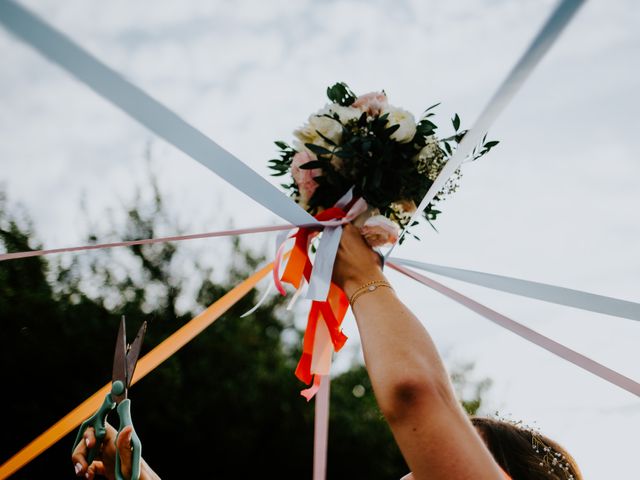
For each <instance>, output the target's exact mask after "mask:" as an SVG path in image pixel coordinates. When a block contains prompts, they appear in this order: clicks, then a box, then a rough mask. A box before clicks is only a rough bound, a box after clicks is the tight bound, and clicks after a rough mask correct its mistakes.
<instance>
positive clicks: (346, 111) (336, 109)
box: [329, 103, 362, 125]
mask: <svg viewBox="0 0 640 480" xmlns="http://www.w3.org/2000/svg"><path fill="white" fill-rule="evenodd" d="M329 111H330V113H337V114H338V118H339V119H340V121H341V122H342V124H343V125H346V124H347V123H349V122H351V121H353V120H357V119H359V118H360V116H361V115H362V110H360V109H359V108H353V107H343V106H342V105H338V104H337V103H334V104H332V105H330V106H329Z"/></svg>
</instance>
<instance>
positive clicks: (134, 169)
mask: <svg viewBox="0 0 640 480" xmlns="http://www.w3.org/2000/svg"><path fill="white" fill-rule="evenodd" d="M25 3H26V4H27V5H29V6H30V7H31V8H33V9H34V10H35V11H36V12H38V13H40V14H42V15H43V16H44V17H45V18H46V19H47V20H48V21H50V22H51V23H52V24H54V25H56V26H58V27H59V28H60V29H62V30H63V31H65V32H66V33H67V34H68V35H70V36H71V37H72V38H74V39H76V40H78V42H79V43H80V44H82V45H83V46H85V48H87V49H88V50H90V51H91V52H93V53H94V54H95V55H97V56H98V57H99V58H101V59H103V60H104V61H105V62H107V63H108V64H109V65H110V66H112V67H114V68H115V69H116V70H118V71H121V72H122V73H123V74H125V75H126V76H127V77H128V78H130V79H132V80H133V81H134V83H136V84H138V85H139V86H141V87H142V88H144V89H145V90H147V91H148V92H150V93H151V94H152V95H154V96H155V97H156V98H158V99H160V100H161V101H162V102H164V103H165V104H167V105H168V106H170V107H171V108H172V109H175V111H177V112H178V113H179V114H180V115H182V116H183V117H184V118H185V119H187V120H188V121H190V122H191V123H192V124H194V125H196V126H197V127H198V128H200V129H201V130H202V131H204V132H205V133H206V134H208V135H210V136H211V137H212V138H213V139H215V140H216V141H218V142H219V143H220V144H221V145H223V146H224V147H225V148H227V149H229V150H230V151H232V152H234V153H235V154H236V155H238V157H239V158H241V159H242V160H243V161H245V162H246V163H248V164H249V165H250V166H251V167H252V168H254V169H255V170H256V171H258V172H259V173H260V174H261V175H263V176H265V177H267V176H268V170H267V168H266V166H265V160H266V159H269V158H272V157H273V156H274V155H275V148H274V147H273V145H272V143H271V142H272V141H273V140H275V139H284V140H290V138H291V132H292V130H293V129H294V128H295V127H297V126H298V125H299V124H301V123H302V122H303V121H304V119H305V118H306V117H307V116H308V114H309V113H310V112H312V111H315V110H316V109H318V108H319V107H320V106H322V104H324V102H325V101H326V100H325V97H324V91H325V89H326V87H327V86H328V85H329V84H331V83H333V82H334V81H339V80H344V81H347V82H348V83H350V84H351V86H352V87H353V88H354V90H356V91H358V92H365V91H371V90H375V89H381V88H384V89H385V90H386V91H387V93H388V94H389V96H390V99H391V101H392V103H394V104H396V105H399V106H402V107H405V108H408V109H410V110H412V111H413V112H414V113H415V114H420V112H421V111H422V110H423V109H424V108H426V107H427V106H429V105H431V104H432V103H435V102H437V101H442V102H443V103H442V105H441V106H440V107H439V108H438V117H437V119H438V121H439V122H441V123H442V124H443V125H444V126H445V127H446V125H445V124H446V122H447V121H448V118H449V117H450V116H451V115H452V113H453V112H459V113H460V114H461V115H462V118H463V121H464V122H465V123H466V125H467V126H470V125H471V123H472V121H473V120H474V118H475V117H476V116H477V114H478V113H479V111H480V109H481V108H482V107H483V106H484V104H485V102H486V101H487V100H488V98H489V97H490V95H491V94H492V93H493V90H494V89H495V88H496V86H497V83H498V82H499V81H500V80H501V79H502V78H503V77H504V75H505V74H506V73H507V71H508V70H509V68H510V67H511V66H512V65H513V63H514V62H515V60H516V59H517V57H518V55H519V54H520V53H521V52H522V51H523V49H524V48H525V47H526V45H527V44H528V42H529V40H530V38H531V37H532V35H533V34H534V32H535V31H536V30H537V28H538V27H539V26H540V24H541V22H542V21H543V20H544V19H545V18H546V17H547V15H548V13H549V11H550V8H551V7H552V5H553V4H554V3H555V2H551V1H550V0H545V1H543V2H539V1H533V0H526V1H521V2H505V1H484V2H477V1H471V0H467V1H464V2H445V1H431V2H423V1H419V0H412V1H404V2H391V1H382V0H380V1H377V2H361V1H360V2H358V1H340V2H337V1H326V2H312V1H310V0H307V1H300V2H286V1H278V2H269V8H266V7H265V5H266V4H265V2H262V1H259V0H253V1H249V0H246V1H239V2H223V1H218V2H209V1H200V2H195V1H189V2H183V1H177V0H175V1H173V2H160V3H158V2H155V3H153V4H151V3H148V2H133V3H132V2H128V1H124V0H119V1H116V2H96V1H93V2H87V1H81V0H74V1H68V2H66V3H65V4H64V6H63V7H61V6H60V4H59V3H57V2H54V1H35V0H29V1H28V2H25ZM639 12H640V5H639V4H637V3H636V2H632V1H631V0H626V1H622V2H618V3H615V4H612V3H610V2H609V3H607V2H587V4H586V5H585V7H583V9H582V10H581V11H580V12H579V13H578V16H577V18H576V19H575V21H574V22H573V23H572V24H571V25H570V26H569V28H568V29H567V31H566V32H565V33H564V34H563V36H562V37H561V38H560V40H559V42H558V43H557V44H556V45H555V46H554V48H553V49H552V51H551V52H550V53H549V55H548V57H547V58H545V59H544V61H543V62H542V64H541V65H540V67H539V69H538V70H537V71H536V72H535V73H534V74H533V76H532V77H531V78H530V79H529V81H528V82H527V84H525V86H524V88H523V90H522V91H521V93H520V94H519V95H518V96H517V97H516V98H515V100H514V102H513V103H512V104H511V105H510V106H509V107H508V108H507V110H506V111H505V112H504V114H503V116H502V117H501V118H500V119H499V120H498V121H497V123H496V125H495V126H494V128H492V131H491V134H490V135H491V137H492V138H498V139H500V140H502V144H501V145H500V146H499V147H498V148H497V149H496V150H495V151H494V152H492V154H491V155H490V156H488V157H486V158H483V159H482V160H480V162H478V163H477V164H473V165H467V168H466V169H465V176H464V178H463V183H462V188H461V190H460V192H458V193H457V194H456V196H455V197H452V198H451V199H449V200H447V201H446V202H445V203H444V204H443V207H444V208H443V210H444V213H443V216H442V219H441V220H439V221H438V228H439V230H440V234H437V235H436V234H434V233H432V232H431V231H430V230H429V229H427V228H424V229H422V236H423V241H422V242H420V243H418V242H408V244H407V245H406V246H405V247H403V248H402V249H399V250H398V251H397V253H398V254H401V255H402V256H406V257H413V258H417V259H422V260H426V261H432V262H434V263H441V264H445V265H454V266H460V267H464V268H471V269H476V270H485V271H491V272H497V273H502V274H506V275H512V276H518V277H521V278H529V279H533V280H538V281H545V282H549V283H555V284H559V285H563V286H568V287H573V288H578V289H584V290H588V291H592V292H596V293H601V294H605V295H611V296H616V297H621V298H628V299H630V300H635V301H638V300H639V299H638V290H637V285H638V271H640V252H639V251H638V249H637V243H638V239H639V238H640V222H639V221H638V220H639V218H638V212H637V205H639V204H640V191H638V189H637V180H636V179H637V178H640V164H639V163H638V162H637V160H636V158H635V157H636V152H637V151H638V150H639V147H640V136H638V135H637V131H638V130H639V127H640V124H639V121H638V114H637V112H638V110H640V96H639V95H638V94H637V92H636V85H637V83H638V80H639V76H640V72H639V71H638V66H637V62H635V61H634V60H635V58H636V57H637V54H638V48H639V47H640V33H639V31H638V29H637V28H636V26H637V20H638V18H639ZM0 54H1V55H2V58H3V60H4V64H5V66H6V68H3V70H2V72H1V73H0V87H1V88H2V93H1V94H0V102H1V104H2V108H0V135H2V141H1V142H0V166H1V168H0V172H1V174H0V182H4V183H6V185H7V186H8V190H9V193H10V196H11V197H12V198H14V199H17V200H20V201H22V202H24V203H25V204H26V205H27V206H28V208H29V209H30V211H32V212H33V214H34V217H35V221H36V225H37V226H38V229H39V232H41V235H42V236H43V237H44V239H45V244H46V245H47V246H52V247H53V246H60V245H66V244H77V243H81V242H82V240H83V235H84V231H83V228H82V226H81V225H79V223H78V222H79V218H80V215H79V214H78V212H77V205H78V199H79V197H80V195H81V192H86V202H87V205H88V209H89V211H90V212H92V214H93V215H94V216H95V217H96V219H97V220H98V222H99V218H100V217H99V214H100V212H102V211H103V209H104V208H105V207H106V206H113V205H114V204H117V202H118V201H119V200H117V199H119V198H122V197H125V198H126V197H127V196H129V195H131V191H132V189H133V188H134V185H135V183H136V182H139V181H142V180H141V179H143V178H144V173H143V172H144V168H145V167H144V161H143V152H144V149H145V145H146V143H147V142H148V140H149V139H150V138H151V136H150V134H148V133H147V132H145V131H144V129H142V128H140V127H139V126H137V125H136V124H135V123H134V122H132V121H131V120H129V119H127V118H126V117H125V116H124V115H123V114H121V113H120V112H119V111H118V110H116V109H114V108H113V107H111V106H110V105H108V104H106V103H105V102H104V101H103V100H101V99H99V98H97V97H95V95H94V94H93V93H92V92H91V91H89V90H88V89H86V88H85V87H83V86H81V85H79V84H78V83H77V82H76V81H74V80H71V79H69V78H68V77H67V75H66V74H65V73H63V72H61V71H60V70H59V69H58V68H57V67H53V66H50V65H49V64H47V63H46V62H45V61H43V60H42V59H41V58H39V57H38V55H37V54H35V53H33V52H32V51H30V50H29V49H28V48H27V47H24V46H23V45H21V44H19V43H18V42H16V41H14V40H13V39H11V38H9V37H8V36H7V34H6V33H4V32H3V31H0ZM446 130H447V129H446V128H445V131H446ZM153 151H154V152H155V155H156V157H157V159H158V163H157V169H158V176H159V181H160V185H161V188H162V190H163V191H165V192H167V194H168V195H169V198H170V199H171V200H172V201H173V203H171V205H173V206H172V208H173V209H174V211H175V212H176V213H180V215H181V216H182V218H187V219H188V220H189V223H190V227H191V228H192V230H193V231H194V232H195V231H207V230H215V229H220V228H224V227H226V226H227V221H228V218H229V215H231V214H235V215H236V218H235V220H234V221H235V223H236V225H250V224H265V223H268V222H274V221H277V220H276V219H275V218H274V217H273V215H271V214H270V213H269V212H268V211H266V209H264V208H262V207H256V206H254V204H252V203H247V202H246V201H245V199H244V198H245V197H244V196H242V195H240V194H238V193H237V192H235V191H234V190H233V189H232V188H231V187H229V186H227V185H226V184H224V183H223V182H222V181H220V180H219V179H217V178H216V177H215V176H214V175H213V174H209V173H208V172H207V170H206V169H204V167H202V166H200V165H199V164H197V163H196V162H193V161H192V160H190V159H188V158H186V157H185V156H184V155H183V154H181V153H179V152H176V151H175V150H174V149H173V148H172V147H170V146H167V145H166V144H164V143H163V142H161V141H155V140H154V142H153ZM272 180H273V179H272ZM273 182H274V183H278V182H277V181H275V180H273ZM242 215H245V216H244V217H242ZM238 217H240V218H238ZM251 241H255V242H256V244H258V243H260V242H262V239H257V238H256V239H255V240H251ZM211 242H212V243H211V245H213V242H215V240H212V241H211ZM212 248H215V247H212ZM394 278H396V277H395V276H394ZM396 281H397V285H398V291H400V292H402V295H403V298H404V299H405V300H406V301H407V303H408V304H409V305H410V306H411V307H412V308H413V309H414V310H415V311H416V312H417V313H418V314H419V315H420V316H421V317H422V318H424V321H425V323H426V324H427V326H428V328H429V329H430V331H431V332H432V334H433V336H434V338H435V339H436V341H437V343H438V344H439V345H441V346H442V348H451V349H452V351H453V353H454V354H455V355H459V356H460V357H462V358H465V359H471V360H477V361H478V369H479V370H480V371H481V372H482V373H484V374H486V375H488V376H491V377H492V378H493V379H494V381H495V384H494V387H493V394H492V399H491V401H492V402H493V403H494V404H495V405H497V406H505V407H506V408H508V409H509V410H510V411H511V412H512V413H513V414H514V416H516V417H521V418H523V419H525V420H526V421H528V422H529V423H532V422H533V421H534V420H538V424H540V426H541V427H543V429H544V430H546V431H548V432H549V433H550V434H551V435H552V436H555V437H557V438H558V439H560V441H561V442H562V443H564V444H565V445H566V446H567V448H568V449H569V450H570V451H572V452H574V453H575V456H576V457H577V458H578V460H579V462H580V463H581V464H582V466H583V470H584V473H585V475H586V477H587V478H603V479H605V478H612V477H624V476H628V474H629V472H631V471H633V470H632V469H634V468H635V463H634V460H635V457H634V456H633V455H632V454H631V451H630V448H631V445H634V444H635V443H634V442H635V439H634V438H633V437H632V435H634V434H635V431H636V430H637V429H638V427H640V411H639V410H638V409H637V408H636V409H634V408H630V407H629V405H631V404H632V402H633V401H634V399H633V398H631V396H630V395H629V394H627V393H625V392H621V391H619V390H618V389H616V388H615V387H612V386H609V385H607V384H605V383H604V382H603V381H601V380H599V379H596V378H595V377H592V376H591V375H589V374H583V373H582V372H580V371H579V370H578V369H577V368H575V367H572V366H571V365H567V364H565V363H563V362H562V361H560V360H557V359H555V358H554V357H553V356H551V355H550V354H548V353H546V352H544V351H541V350H540V349H538V348H536V347H533V346H529V345H528V344H526V342H524V341H522V340H519V339H517V338H515V337H514V336H513V335H512V334H510V333H507V332H503V331H502V330H500V329H499V328H497V327H494V326H491V325H490V324H489V323H488V322H486V321H485V320H483V319H481V318H478V317H477V316H476V315H475V314H472V313H470V312H466V311H465V310H464V309H462V308H461V307H456V306H454V305H453V304H451V302H450V301H449V300H447V299H444V298H442V297H440V296H439V295H437V294H435V293H425V290H424V289H422V288H421V287H419V286H416V285H414V284H413V283H411V282H409V281H406V280H403V279H399V278H398V279H397V280H396ZM444 283H448V284H452V285H456V286H459V288H460V289H461V290H462V291H463V292H467V293H468V294H469V295H470V296H472V297H473V298H476V299H477V300H479V301H481V302H486V303H487V304H488V305H489V306H491V307H494V308H495V309H496V310H498V311H500V312H502V313H505V314H508V315H512V316H513V317H514V318H515V319H516V320H522V321H523V322H524V323H526V324H527V325H529V326H531V327H532V328H535V329H537V330H540V331H541V332H543V333H545V334H548V335H549V336H552V337H553V338H556V339H559V340H561V341H563V342H566V343H568V344H569V345H572V346H574V347H575V348H576V349H578V350H579V351H581V352H583V353H585V354H588V355H592V356H594V357H595V358H597V359H598V360H599V361H602V362H603V363H605V364H607V365H610V366H612V367H615V368H619V369H620V370H621V371H623V372H625V373H626V374H628V375H630V376H634V378H636V379H637V378H639V375H638V371H637V368H636V365H637V357H636V354H635V352H636V351H637V348H636V345H637V341H638V330H637V328H638V325H636V324H634V323H631V322H626V321H621V320H619V319H611V318H608V317H604V316H598V315H588V314H584V313H582V312H578V311H576V310H571V309H565V308H560V307H551V306H548V305H545V304H541V303H540V302H533V301H527V300H524V299H520V298H517V297H513V296H509V295H506V294H499V293H495V292H490V291H487V290H485V289H481V288H479V287H468V286H464V285H461V284H458V283H456V282H450V281H444ZM347 328H348V333H349V335H350V336H351V341H352V342H353V343H355V342H357V332H355V328H354V326H353V323H352V322H348V326H347ZM353 343H352V344H353ZM603 409H604V410H605V412H606V413H603ZM599 438H607V439H608V441H607V445H606V446H603V445H602V443H601V442H598V441H595V440H594V439H599ZM614 452H621V453H624V452H628V455H624V454H617V453H616V461H615V462H612V461H610V458H611V455H613V453H614Z"/></svg>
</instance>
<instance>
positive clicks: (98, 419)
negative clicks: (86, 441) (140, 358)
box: [72, 392, 116, 465]
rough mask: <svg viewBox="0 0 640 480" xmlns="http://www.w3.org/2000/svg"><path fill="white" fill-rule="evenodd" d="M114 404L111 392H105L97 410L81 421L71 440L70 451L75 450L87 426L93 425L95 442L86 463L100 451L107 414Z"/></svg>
mask: <svg viewBox="0 0 640 480" xmlns="http://www.w3.org/2000/svg"><path fill="white" fill-rule="evenodd" d="M115 406H116V402H114V401H113V399H112V398H111V392H109V393H107V395H106V396H105V397H104V401H103V402H102V405H101V406H100V408H99V409H98V411H97V412H96V413H94V414H93V415H92V416H90V417H89V418H87V419H86V420H85V421H84V422H82V425H80V430H78V434H77V435H76V440H75V442H73V450H72V452H73V451H75V449H76V447H77V446H78V444H79V443H80V442H81V441H82V437H83V436H84V432H85V431H86V430H87V428H89V427H93V429H94V431H95V434H96V444H95V445H94V446H93V448H91V449H89V452H88V455H87V464H89V465H91V462H93V460H94V459H95V457H96V455H97V454H98V452H99V451H100V445H101V444H102V440H104V436H105V435H106V434H107V428H106V427H105V423H106V421H107V415H109V412H110V411H111V410H113V409H114V407H115Z"/></svg>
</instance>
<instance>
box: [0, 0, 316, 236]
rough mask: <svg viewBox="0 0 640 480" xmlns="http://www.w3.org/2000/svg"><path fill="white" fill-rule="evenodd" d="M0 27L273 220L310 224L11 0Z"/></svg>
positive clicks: (0, 7)
mask: <svg viewBox="0 0 640 480" xmlns="http://www.w3.org/2000/svg"><path fill="white" fill-rule="evenodd" d="M0 23H2V24H3V25H4V26H5V28H6V29H7V30H9V31H10V32H11V33H12V34H13V35H15V36H16V37H18V38H19V39H21V40H22V41H24V42H26V43H27V44H29V45H31V46H32V47H33V48H34V49H35V50H37V51H38V52H40V53H41V54H42V55H43V56H44V57H46V58H47V59H48V60H50V61H51V62H53V63H56V64H58V66H60V67H62V68H63V69H65V70H66V71H67V72H69V73H70V74H71V75H72V76H74V77H75V78H76V79H78V80H80V81H81V82H82V83H84V84H85V85H87V86H88V87H89V88H91V89H92V90H93V91H94V92H96V93H97V94H98V95H100V96H102V97H103V98H104V99H105V100H108V101H109V102H111V103H112V104H114V105H115V106H117V107H118V108H120V109H121V110H123V111H124V112H125V113H126V114H128V115H129V116H130V117H131V118H133V119H134V120H137V121H138V122H139V123H140V124H142V125H143V126H144V127H146V128H147V129H149V130H150V131H152V132H153V133H155V134H156V135H158V136H159V137H161V138H163V139H164V140H166V141H167V142H168V143H170V144H172V145H173V146H174V147H176V148H177V149H179V150H181V151H182V152H184V153H186V154H187V155H189V156H190V157H191V158H193V159H194V160H196V161H198V162H200V163H201V164H202V165H204V166H205V167H207V168H208V169H209V170H211V171H212V172H214V173H216V174H217V175H218V176H219V177H221V178H222V179H223V180H225V181H226V182H228V183H230V184H231V185H233V186H234V187H235V188H237V189H238V190H240V191H241V192H242V193H244V194H245V195H247V196H249V197H250V198H252V199H253V200H255V201H256V202H258V203H260V204H261V205H262V206H264V207H266V208H268V209H269V210H271V211H272V212H273V213H275V214H276V215H278V216H279V217H281V218H283V219H285V220H287V221H288V222H290V223H292V224H294V225H303V224H307V223H308V224H315V223H316V220H315V219H314V218H313V217H312V216H311V215H309V213H307V212H306V211H305V210H303V209H302V208H301V207H300V206H299V205H298V204H297V203H295V202H293V201H292V200H291V199H290V198H289V197H287V196H286V195H285V194H284V193H282V192H281V191H280V190H278V189H277V188H276V187H275V186H273V185H272V184H271V183H269V182H268V181H267V180H265V179H264V178H263V177H262V176H260V175H258V174H257V173H256V172H255V171H253V170H252V169H251V168H249V167H248V166H247V165H246V164H244V163H243V162H242V161H240V160H239V159H238V158H236V157H235V156H233V155H232V154H231V153H230V152H228V151H227V150H225V149H224V148H222V147H221V146H220V145H218V144H217V143H216V142H214V141H213V140H211V139H210V138H208V137H207V136H206V135H204V134H203V133H202V132H200V131H199V130H197V129H196V128H194V127H193V126H191V125H190V124H188V123H187V122H185V121H184V120H183V119H182V118H180V117H179V116H178V115H176V114H175V113H174V112H172V111H171V110H169V109H168V108H167V107H166V106H164V105H162V104H161V103H160V102H158V101H157V100H155V99H154V98H152V97H151V96H150V95H148V94H147V93H145V92H144V91H143V90H141V89H140V88H138V87H136V86H135V85H133V84H132V83H131V82H129V81H128V80H126V79H125V78H124V77H122V76H121V75H120V74H119V73H117V72H116V71H114V70H112V69H111V68H109V67H108V66H107V65H105V64H104V63H102V62H101V61H100V60H98V59H97V58H95V57H94V56H93V55H91V54H90V53H89V52H87V51H86V50H84V49H83V48H81V47H80V46H79V45H77V44H75V43H74V42H73V41H72V40H71V39H69V38H68V37H67V36H65V35H64V34H62V33H61V32H59V31H57V30H55V29H54V28H53V27H51V26H49V25H48V24H46V23H45V22H44V21H42V20H41V19H39V18H38V17H37V16H36V15H34V14H33V13H31V12H29V10H27V9H25V8H24V7H22V6H20V5H18V4H17V3H15V2H13V1H12V0H2V1H0Z"/></svg>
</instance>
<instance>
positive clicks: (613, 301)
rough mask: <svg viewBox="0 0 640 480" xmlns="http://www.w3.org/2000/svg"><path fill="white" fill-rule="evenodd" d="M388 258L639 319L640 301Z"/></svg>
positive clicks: (525, 294)
mask: <svg viewBox="0 0 640 480" xmlns="http://www.w3.org/2000/svg"><path fill="white" fill-rule="evenodd" d="M390 261H392V262H394V263H397V264H401V265H407V266H410V267H414V268H419V269H420V270H424V271H427V272H431V273H435V274H437V275H443V276H445V277H449V278H454V279H456V280H461V281H463V282H467V283H473V284H475V285H480V286H482V287H487V288H492V289H494V290H500V291H501V292H507V293H513V294H515V295H520V296H523V297H528V298H535V299H537V300H542V301H545V302H550V303H556V304H558V305H566V306H568V307H574V308H579V309H581V310H588V311H590V312H596V313H604V314H606V315H613V316H615V317H621V318H628V319H630V320H638V321H640V303H635V302H629V301H627V300H620V299H618V298H612V297H605V296H604V295H596V294H594V293H588V292H582V291H580V290H573V289H571V288H564V287H557V286H555V285H549V284H546V283H539V282H532V281H529V280H522V279H519V278H512V277H505V276H502V275H494V274H491V273H483V272H475V271H472V270H463V269H461V268H451V267H444V266H442V265H433V264H430V263H424V262H417V261H415V260H405V259H402V258H391V259H390Z"/></svg>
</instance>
